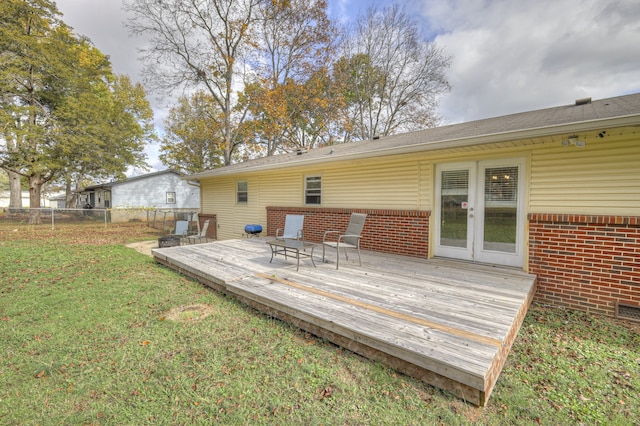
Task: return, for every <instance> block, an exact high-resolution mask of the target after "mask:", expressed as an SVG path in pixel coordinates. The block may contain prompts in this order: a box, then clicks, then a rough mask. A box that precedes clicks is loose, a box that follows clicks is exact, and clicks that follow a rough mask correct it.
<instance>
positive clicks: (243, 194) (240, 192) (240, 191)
mask: <svg viewBox="0 0 640 426" xmlns="http://www.w3.org/2000/svg"><path fill="white" fill-rule="evenodd" d="M236 194H237V197H236V199H237V200H238V203H246V202H247V201H248V200H249V185H247V181H246V180H243V181H240V182H238V185H237V191H236Z"/></svg>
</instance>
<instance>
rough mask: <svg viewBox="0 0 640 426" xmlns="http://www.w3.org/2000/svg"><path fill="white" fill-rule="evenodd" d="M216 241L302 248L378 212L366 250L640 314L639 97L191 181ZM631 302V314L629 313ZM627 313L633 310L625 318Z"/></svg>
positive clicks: (543, 295) (365, 144)
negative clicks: (436, 262)
mask: <svg viewBox="0 0 640 426" xmlns="http://www.w3.org/2000/svg"><path fill="white" fill-rule="evenodd" d="M188 178H189V179H197V180H199V181H200V184H201V191H202V207H201V209H202V213H204V214H207V215H209V216H210V217H213V218H214V219H215V221H216V223H217V226H218V229H217V231H218V238H219V239H229V238H237V237H240V235H241V234H242V233H243V228H244V225H245V224H253V223H257V224H262V225H266V229H265V230H266V234H267V235H275V231H276V228H278V227H282V225H283V224H284V217H285V215H286V214H288V213H295V214H304V215H305V222H304V226H305V229H304V235H305V239H309V240H311V241H320V240H321V238H322V234H323V232H324V231H325V230H327V229H336V228H337V229H344V227H345V226H346V221H347V220H348V216H349V214H350V213H351V212H366V213H368V217H367V222H366V224H365V229H364V231H363V240H362V246H363V248H365V249H369V250H375V251H380V252H388V253H397V254H404V255H410V256H417V257H423V258H431V257H433V256H440V257H447V258H452V259H460V260H464V261H474V262H482V263H489V264H496V265H507V266H511V267H517V268H522V269H523V270H525V271H528V272H530V273H533V274H536V275H537V277H538V291H537V296H536V297H537V300H538V301H539V302H541V303H548V304H552V305H564V306H568V307H572V308H577V309H581V310H586V311H589V312H596V313H602V314H607V315H614V313H615V312H616V308H618V307H619V305H620V308H621V309H625V310H627V312H631V314H630V315H636V316H635V318H639V317H640V315H638V314H640V262H639V261H638V259H639V258H640V94H632V95H626V96H620V97H615V98H610V99H603V100H597V101H591V99H579V100H577V101H576V102H575V103H574V104H571V105H566V106H560V107H555V108H548V109H543V110H537V111H531V112H524V113H519V114H512V115H507V116H503V117H496V118H489V119H485V120H478V121H473V122H468V123H462V124H455V125H450V126H443V127H438V128H433V129H428V130H424V131H419V132H413V133H407V134H402V135H396V136H388V137H383V138H380V139H377V140H373V141H362V142H353V143H347V144H340V145H335V146H329V147H324V148H320V149H316V150H312V151H304V152H303V151H299V152H297V153H291V154H285V155H278V156H272V157H266V158H260V159H256V160H252V161H247V162H244V163H239V164H234V165H230V166H226V167H222V168H219V169H214V170H210V171H205V172H202V173H197V174H194V175H191V176H189V177H188ZM627 305H628V306H627ZM628 310H630V311H628Z"/></svg>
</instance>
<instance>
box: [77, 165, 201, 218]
mask: <svg viewBox="0 0 640 426" xmlns="http://www.w3.org/2000/svg"><path fill="white" fill-rule="evenodd" d="M87 203H88V204H89V205H90V206H91V207H92V208H111V209H116V210H118V209H121V210H124V209H129V210H145V209H158V210H173V211H195V210H198V209H199V208H200V188H199V187H198V186H194V185H193V184H191V183H189V182H188V181H186V180H184V179H181V177H180V174H179V173H178V172H175V171H173V170H164V171H161V172H156V173H149V174H146V175H140V176H135V177H132V178H128V179H126V180H122V181H117V182H110V183H106V184H100V185H92V186H87V187H85V188H83V189H82V190H81V191H79V197H78V206H77V207H78V208H82V207H84V206H85V205H86V204H87ZM112 220H114V221H115V220H116V219H115V217H114V215H112Z"/></svg>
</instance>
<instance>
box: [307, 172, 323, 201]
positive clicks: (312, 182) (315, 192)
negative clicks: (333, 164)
mask: <svg viewBox="0 0 640 426" xmlns="http://www.w3.org/2000/svg"><path fill="white" fill-rule="evenodd" d="M304 203H305V204H315V205H319V204H322V176H307V177H306V178H305V180H304Z"/></svg>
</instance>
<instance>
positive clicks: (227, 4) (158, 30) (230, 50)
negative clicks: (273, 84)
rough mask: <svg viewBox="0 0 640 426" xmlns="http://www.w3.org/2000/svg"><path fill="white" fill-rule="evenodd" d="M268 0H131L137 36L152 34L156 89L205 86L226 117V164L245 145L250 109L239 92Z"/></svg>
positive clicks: (149, 54)
mask: <svg viewBox="0 0 640 426" xmlns="http://www.w3.org/2000/svg"><path fill="white" fill-rule="evenodd" d="M263 1H265V0H163V1H157V0H130V1H129V2H128V3H126V4H125V9H126V10H127V11H129V12H130V13H131V15H132V18H131V19H130V20H129V22H128V26H129V28H130V29H131V31H132V32H133V33H134V34H139V35H145V36H147V37H148V38H149V47H148V48H147V49H145V50H144V51H143V59H144V61H145V64H146V68H145V74H146V78H147V82H148V84H149V86H150V87H152V88H154V89H156V90H159V91H161V92H174V91H176V90H184V91H186V92H187V93H189V92H191V91H194V90H204V91H205V92H206V93H207V94H208V95H210V96H211V97H212V98H213V99H214V100H215V102H216V103H217V105H218V108H219V109H220V111H221V113H222V116H221V119H222V125H221V126H220V128H221V130H222V134H221V137H222V143H221V146H222V148H223V163H224V164H225V165H227V164H230V163H231V159H232V156H233V154H234V151H235V150H237V148H238V146H239V145H241V144H242V142H243V140H244V139H243V137H242V135H241V133H240V131H241V128H242V122H243V121H244V118H245V113H246V111H242V110H240V111H239V110H238V96H237V92H238V91H239V90H241V89H242V86H243V83H244V81H245V74H244V72H245V70H246V68H245V65H246V54H247V52H248V50H249V49H251V48H252V46H253V45H254V40H253V31H254V30H255V29H256V19H257V12H258V7H259V5H260V4H261V3H262V2H263Z"/></svg>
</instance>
